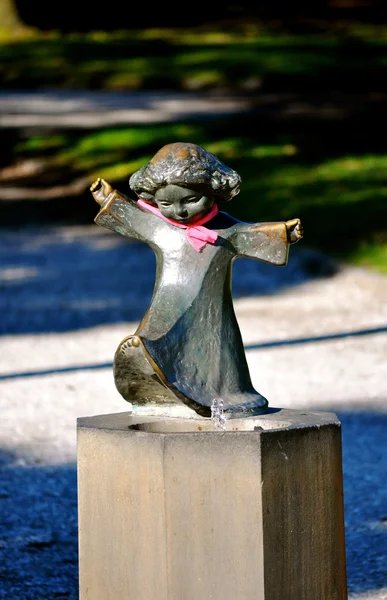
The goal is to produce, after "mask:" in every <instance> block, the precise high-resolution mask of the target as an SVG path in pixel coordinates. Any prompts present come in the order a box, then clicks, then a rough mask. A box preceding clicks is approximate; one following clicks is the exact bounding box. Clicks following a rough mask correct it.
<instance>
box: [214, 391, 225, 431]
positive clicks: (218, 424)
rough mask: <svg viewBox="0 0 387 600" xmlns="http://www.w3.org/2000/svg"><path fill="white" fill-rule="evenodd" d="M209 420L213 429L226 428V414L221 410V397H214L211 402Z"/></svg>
mask: <svg viewBox="0 0 387 600" xmlns="http://www.w3.org/2000/svg"><path fill="white" fill-rule="evenodd" d="M211 421H212V423H213V425H214V429H223V430H225V429H226V416H225V414H224V410H223V400H222V398H214V399H213V401H212V404H211Z"/></svg>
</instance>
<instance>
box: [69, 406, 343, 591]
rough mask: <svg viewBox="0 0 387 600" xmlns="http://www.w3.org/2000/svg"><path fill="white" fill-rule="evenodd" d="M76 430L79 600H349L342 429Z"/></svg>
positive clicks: (303, 416) (86, 424) (138, 425)
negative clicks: (346, 574)
mask: <svg viewBox="0 0 387 600" xmlns="http://www.w3.org/2000/svg"><path fill="white" fill-rule="evenodd" d="M212 427H213V425H212V423H211V421H209V420H208V419H206V420H204V419H203V420H201V419H193V420H185V419H172V418H171V419H163V420H161V419H160V418H152V417H133V416H131V415H130V414H129V413H119V414H113V415H100V416H96V417H87V418H82V419H78V493H79V553H80V600H156V599H157V600H210V599H211V600H345V599H346V598H347V593H346V577H345V545H344V520H343V495H342V468H341V430H340V423H339V421H338V420H337V418H336V416H335V415H334V414H332V413H321V412H302V411H296V410H278V411H275V409H273V412H271V413H270V414H267V415H264V416H261V417H250V418H248V419H243V420H238V419H235V420H232V421H228V423H227V428H228V430H226V431H219V430H216V431H213V430H212Z"/></svg>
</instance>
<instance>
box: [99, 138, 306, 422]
mask: <svg viewBox="0 0 387 600" xmlns="http://www.w3.org/2000/svg"><path fill="white" fill-rule="evenodd" d="M240 181H241V180H240V177H239V175H238V174H237V173H236V172H235V171H233V170H232V169H230V168H229V167H227V166H226V165H224V164H223V163H221V162H220V161H219V160H218V159H217V158H216V157H215V156H214V155H213V154H211V153H210V152H208V151H207V150H204V149H203V148H201V147H200V146H197V145H195V144H189V143H181V142H177V143H173V144H168V145H166V146H164V147H163V148H161V150H159V152H157V154H156V155H155V156H154V157H153V158H152V160H151V161H150V162H149V163H148V164H147V165H145V166H144V167H142V168H141V169H140V170H139V171H137V172H136V173H134V174H133V175H132V176H131V178H130V180H129V185H130V187H131V189H132V190H133V191H134V192H135V193H136V194H137V195H138V197H139V199H138V200H137V201H134V200H131V199H130V198H128V197H126V196H125V195H123V194H121V193H120V192H118V191H117V190H113V189H112V187H111V186H110V185H109V184H108V183H106V181H104V180H103V179H97V181H95V182H94V183H93V185H92V186H91V191H92V194H93V196H94V198H95V200H96V201H97V202H98V203H99V204H100V205H101V210H100V212H99V213H98V215H97V217H96V219H95V221H96V223H98V224H99V225H102V226H103V227H107V228H108V229H112V230H113V231H118V232H119V233H121V234H122V235H125V236H128V237H132V238H136V239H138V240H141V241H143V242H145V243H147V244H149V245H150V246H151V248H152V249H153V250H154V252H155V254H156V259H157V268H156V282H155V287H154V292H153V297H152V300H151V303H150V306H149V308H148V310H147V311H146V314H145V316H144V318H143V319H142V321H141V323H140V325H139V327H138V328H137V331H136V332H135V333H134V334H133V335H130V336H128V337H127V338H125V339H124V340H123V341H122V342H121V344H120V345H119V347H118V349H117V352H116V355H115V358H114V377H115V383H116V386H117V389H118V391H119V392H120V393H121V395H122V396H123V397H124V398H125V399H126V400H128V401H129V402H132V403H133V405H145V404H170V403H173V402H183V403H184V404H186V405H187V406H189V407H190V408H192V409H193V410H195V411H196V412H197V413H198V414H199V415H201V416H211V405H212V403H213V401H214V399H216V398H221V399H222V400H223V407H224V412H225V414H226V415H227V416H228V417H245V416H250V415H257V414H261V413H263V412H265V410H266V408H267V405H268V402H267V400H266V399H265V398H264V397H263V396H261V395H260V394H259V393H258V392H257V391H256V390H255V389H254V388H253V386H252V383H251V379H250V374H249V370H248V366H247V362H246V357H245V352H244V348H243V343H242V338H241V334H240V331H239V327H238V323H237V321H236V318H235V314H234V308H233V303H232V295H231V268H232V261H233V259H234V258H237V257H250V258H255V259H258V260H262V261H265V262H268V263H271V264H274V265H285V264H286V262H287V257H288V249H289V244H292V243H294V242H297V241H298V240H299V239H301V237H302V226H301V223H300V220H299V219H292V220H290V221H286V222H277V223H253V224H252V223H243V222H241V221H238V220H237V219H235V218H234V217H232V216H230V215H229V214H227V213H225V212H222V211H220V210H219V208H218V205H219V204H220V203H222V202H227V201H229V200H231V198H233V196H235V195H236V194H238V192H239V185H240Z"/></svg>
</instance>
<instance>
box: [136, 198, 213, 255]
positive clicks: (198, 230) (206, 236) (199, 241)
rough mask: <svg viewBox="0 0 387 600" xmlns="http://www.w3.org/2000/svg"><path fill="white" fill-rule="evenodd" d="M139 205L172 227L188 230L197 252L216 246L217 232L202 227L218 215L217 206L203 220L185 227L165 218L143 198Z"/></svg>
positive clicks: (188, 237)
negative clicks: (206, 246)
mask: <svg viewBox="0 0 387 600" xmlns="http://www.w3.org/2000/svg"><path fill="white" fill-rule="evenodd" d="M137 204H139V205H140V206H141V207H142V208H145V210H149V211H150V212H151V213H153V214H154V215H157V216H158V217H160V218H161V219H163V220H164V221H167V223H171V225H174V226H175V227H180V229H186V236H187V239H188V241H189V243H190V244H191V246H193V247H194V248H195V250H196V252H200V250H201V249H202V248H203V247H204V246H205V245H206V244H215V242H216V240H217V239H218V234H217V233H216V231H212V230H211V229H208V228H207V227H202V225H203V224H204V223H207V222H208V221H210V220H211V219H212V218H213V217H215V215H217V214H218V212H219V208H218V207H217V205H216V204H214V206H213V207H212V208H211V210H210V212H209V213H207V214H206V215H205V216H204V217H202V218H201V219H198V221H195V223H193V224H192V225H189V224H188V225H184V223H179V222H178V221H173V220H172V219H168V217H164V215H163V214H162V213H161V211H160V210H159V209H158V208H156V207H155V206H152V205H151V204H148V202H145V200H142V199H141V198H139V199H138V200H137Z"/></svg>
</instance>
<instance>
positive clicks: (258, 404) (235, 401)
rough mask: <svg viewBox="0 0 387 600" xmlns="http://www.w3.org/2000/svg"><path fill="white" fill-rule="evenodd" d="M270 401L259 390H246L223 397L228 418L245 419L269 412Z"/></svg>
mask: <svg viewBox="0 0 387 600" xmlns="http://www.w3.org/2000/svg"><path fill="white" fill-rule="evenodd" d="M268 405H269V403H268V401H267V400H266V398H265V397H264V396H261V394H259V393H258V392H256V391H255V390H254V392H245V393H240V394H231V395H227V397H226V398H225V399H223V410H224V414H225V415H226V417H227V418H228V419H237V418H238V419H243V418H244V417H253V416H256V415H262V414H264V413H265V412H267V409H268Z"/></svg>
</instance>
